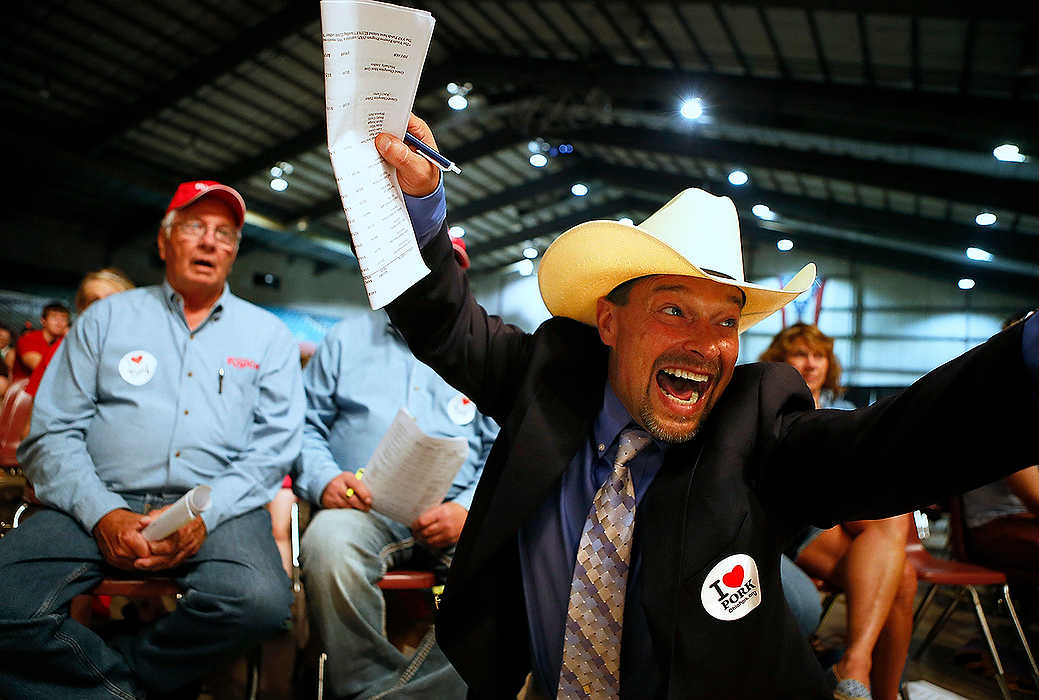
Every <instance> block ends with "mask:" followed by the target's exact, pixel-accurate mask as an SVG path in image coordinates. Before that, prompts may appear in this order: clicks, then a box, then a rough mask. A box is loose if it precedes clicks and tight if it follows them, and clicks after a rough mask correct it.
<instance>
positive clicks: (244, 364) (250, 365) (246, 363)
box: [227, 357, 260, 369]
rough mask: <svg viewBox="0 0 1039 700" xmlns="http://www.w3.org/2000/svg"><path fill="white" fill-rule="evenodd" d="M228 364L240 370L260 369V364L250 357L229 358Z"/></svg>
mask: <svg viewBox="0 0 1039 700" xmlns="http://www.w3.org/2000/svg"><path fill="white" fill-rule="evenodd" d="M227 364H229V365H231V366H232V367H237V368H238V369H260V364H259V363H258V362H256V361H255V360H250V359H249V358H248V357H228V358H227Z"/></svg>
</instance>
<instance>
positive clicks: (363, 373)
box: [295, 258, 498, 700]
mask: <svg viewBox="0 0 1039 700" xmlns="http://www.w3.org/2000/svg"><path fill="white" fill-rule="evenodd" d="M460 261H461V258H460ZM303 385H304V387H305V389H306V395H307V413H306V423H305V425H304V428H303V453H302V456H301V463H302V466H301V469H300V473H299V474H298V475H297V477H296V480H295V486H296V488H297V490H300V491H301V492H302V493H303V494H304V495H305V496H306V497H307V498H308V499H309V500H310V501H311V502H313V503H318V504H320V505H321V506H323V507H324V510H322V511H321V512H319V513H318V514H317V516H316V517H315V518H314V519H313V520H312V521H311V523H310V525H309V527H308V528H307V530H306V532H305V533H304V537H303V559H304V563H303V573H304V577H305V583H306V586H307V600H308V604H309V607H310V611H311V619H313V620H314V623H315V624H316V626H317V628H318V630H319V632H320V634H321V638H322V640H323V641H324V645H325V649H326V651H327V652H328V656H329V665H328V680H329V683H330V685H331V687H332V690H333V693H334V695H335V697H340V698H352V697H374V696H380V697H381V694H382V693H384V692H386V691H390V690H391V689H392V692H391V693H390V694H389V695H387V696H386V697H393V698H416V699H419V698H437V699H438V700H447V699H449V698H464V697H465V684H464V683H463V682H462V679H461V678H460V677H459V676H458V673H457V672H456V671H455V670H454V668H453V667H452V666H451V665H450V664H449V663H448V661H447V659H446V658H445V657H444V655H443V653H442V652H441V651H440V649H439V648H438V647H437V646H436V644H435V641H434V639H433V635H432V631H431V632H430V633H429V634H427V635H426V637H425V638H424V639H423V640H422V642H421V644H420V645H419V648H418V649H417V650H416V651H415V652H414V653H413V654H411V655H410V656H406V655H404V654H402V653H401V652H400V651H398V650H397V649H396V648H395V647H394V646H393V645H392V644H390V642H389V641H388V640H387V639H386V632H385V617H386V615H385V605H384V601H383V597H382V592H381V591H380V590H379V588H378V586H377V583H378V581H379V579H380V578H382V576H383V574H384V573H386V570H387V569H390V568H394V567H399V566H401V565H404V564H408V565H409V566H411V567H417V568H423V567H424V566H428V565H429V564H434V565H436V564H441V565H443V566H444V567H445V568H446V566H447V565H448V564H450V557H451V555H452V553H453V552H454V546H455V542H457V541H458V536H459V534H460V533H461V531H462V526H463V525H464V524H465V519H466V516H467V515H468V513H469V506H470V504H471V503H472V500H473V493H474V492H475V491H476V484H477V482H478V481H479V480H480V474H481V473H482V471H483V464H484V461H485V460H486V458H487V453H488V452H489V451H490V447H491V444H492V443H493V442H494V438H495V436H496V435H497V434H498V427H497V426H496V425H495V424H494V423H493V422H492V421H491V420H490V419H489V418H486V417H484V416H482V415H481V414H480V413H478V412H477V411H476V405H475V404H474V403H473V402H472V401H470V400H469V399H468V398H467V397H465V396H463V395H462V394H461V393H459V392H458V391H457V390H455V389H452V388H451V387H450V386H448V385H447V383H446V382H445V381H444V380H443V379H441V378H440V377H439V376H437V374H436V373H435V372H434V371H433V370H431V369H430V368H429V367H427V366H426V365H424V364H422V363H421V362H419V361H418V360H416V359H415V357H414V356H413V355H412V354H411V351H410V350H408V347H407V345H406V344H405V343H404V339H403V338H402V337H401V336H400V334H399V333H398V332H397V330H396V329H395V328H393V326H392V325H390V323H389V320H388V319H387V318H386V316H385V314H383V313H381V312H380V313H377V314H370V313H365V314H363V315H361V316H358V317H356V318H351V319H348V320H345V321H342V322H340V323H339V324H337V325H336V326H335V327H334V328H333V329H332V330H331V331H329V333H328V335H327V336H326V337H325V339H324V341H323V342H322V343H321V345H320V346H319V347H318V350H317V352H316V353H315V354H314V357H313V358H312V359H311V361H310V362H309V363H308V364H307V368H306V370H305V371H304V373H303ZM401 407H404V408H406V409H407V410H408V412H409V413H411V414H412V416H414V418H415V420H416V421H417V422H418V424H419V427H420V428H422V429H423V431H425V432H426V433H427V434H429V435H433V436H435V437H462V438H465V439H466V440H467V441H468V442H469V453H468V456H467V458H466V461H465V463H464V464H463V465H462V467H461V469H459V471H458V474H457V475H456V476H455V478H454V482H453V483H452V484H451V487H450V489H449V490H448V492H447V495H446V498H445V499H444V502H443V503H441V504H440V505H438V506H435V507H433V508H430V509H429V510H427V511H426V512H425V513H423V514H422V515H421V516H419V518H418V519H417V520H416V521H415V522H414V523H411V524H410V527H409V526H407V525H404V524H401V523H399V522H396V521H394V520H391V519H390V518H388V517H386V516H384V515H381V514H380V513H377V512H375V511H374V510H371V508H372V506H374V507H375V508H378V503H373V501H372V497H371V494H370V492H369V491H368V489H367V488H365V484H364V481H362V480H359V479H358V478H357V477H356V476H355V473H354V471H355V470H356V469H358V468H360V467H363V466H364V465H365V464H366V463H367V462H368V459H369V457H371V455H372V453H374V452H375V448H376V446H377V445H378V444H379V440H380V439H381V438H382V436H383V434H384V433H385V432H386V429H387V428H389V426H390V423H391V422H392V421H393V418H394V416H395V415H396V413H397V410H398V409H399V408H401Z"/></svg>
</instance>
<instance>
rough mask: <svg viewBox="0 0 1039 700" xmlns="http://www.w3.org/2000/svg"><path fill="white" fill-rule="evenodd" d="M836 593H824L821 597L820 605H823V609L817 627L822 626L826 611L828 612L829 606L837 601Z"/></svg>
mask: <svg viewBox="0 0 1039 700" xmlns="http://www.w3.org/2000/svg"><path fill="white" fill-rule="evenodd" d="M838 595H839V594H838V593H828V594H827V595H826V598H824V599H823V606H822V607H823V611H822V614H821V615H819V624H818V625H817V627H821V626H822V624H823V620H825V619H826V615H827V613H829V612H830V608H832V607H833V604H834V603H836V602H837V596H838Z"/></svg>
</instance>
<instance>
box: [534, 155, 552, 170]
mask: <svg viewBox="0 0 1039 700" xmlns="http://www.w3.org/2000/svg"><path fill="white" fill-rule="evenodd" d="M530 164H531V165H533V166H534V167H535V168H543V167H545V166H546V165H548V156H546V155H545V154H544V153H534V154H532V155H531V156H530Z"/></svg>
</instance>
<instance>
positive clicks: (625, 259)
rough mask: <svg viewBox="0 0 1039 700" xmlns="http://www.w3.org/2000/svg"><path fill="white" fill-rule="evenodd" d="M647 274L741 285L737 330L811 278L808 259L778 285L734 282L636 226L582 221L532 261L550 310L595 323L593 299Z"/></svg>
mask: <svg viewBox="0 0 1039 700" xmlns="http://www.w3.org/2000/svg"><path fill="white" fill-rule="evenodd" d="M648 275H683V276H687V277H700V278H703V279H709V280H712V281H714V282H718V283H719V284H724V285H728V286H731V287H736V288H738V289H741V290H743V293H744V294H746V297H747V301H746V303H745V304H744V306H743V309H742V311H741V313H740V327H739V332H740V333H742V332H744V331H745V330H747V329H748V328H750V327H751V326H753V325H754V324H756V323H758V322H760V321H763V320H764V319H765V318H767V317H768V316H771V315H772V314H773V313H775V312H776V311H778V310H779V309H781V308H783V307H784V306H785V305H786V304H788V303H790V302H791V301H793V300H794V299H796V298H797V297H798V295H800V294H801V293H802V292H804V291H805V290H807V289H808V288H810V287H811V286H812V284H813V283H814V282H815V264H814V263H808V264H807V265H805V266H804V267H803V268H801V270H800V271H799V272H798V273H797V274H796V275H794V278H793V279H792V280H790V282H788V283H787V284H786V285H785V286H784V287H783V288H782V289H773V288H770V287H764V286H762V285H758V284H751V283H750V282H740V281H736V280H731V279H728V278H726V277H720V276H718V275H714V274H711V273H709V272H706V271H704V270H702V269H700V268H699V267H697V266H696V265H693V264H692V263H690V262H689V261H688V260H686V259H685V258H684V257H683V256H682V255H681V254H679V253H678V252H677V251H675V249H674V248H672V247H671V246H669V245H667V244H666V243H663V242H662V241H660V240H659V239H658V238H656V237H655V236H653V235H651V234H649V233H646V232H645V231H643V230H641V229H640V228H639V227H638V226H633V225H629V224H622V223H620V222H619V221H588V222H586V223H583V224H579V225H577V226H575V227H573V228H572V229H570V230H568V231H566V232H565V233H563V234H562V235H561V236H559V238H557V239H556V240H555V241H554V242H553V243H552V245H550V246H549V247H548V250H546V251H545V253H544V255H543V256H542V258H541V264H540V265H539V267H538V286H539V287H540V289H541V298H542V299H543V300H544V302H545V306H547V307H548V310H549V311H550V312H551V313H552V315H553V316H565V317H567V318H572V319H574V320H576V321H580V322H581V323H586V324H588V325H590V326H595V325H597V324H596V303H597V302H598V300H599V299H600V298H601V297H604V296H606V295H607V294H609V293H610V292H611V291H612V290H613V289H614V288H615V287H616V286H617V285H620V284H623V283H624V282H627V281H628V280H632V279H635V278H637V277H645V276H648Z"/></svg>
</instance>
